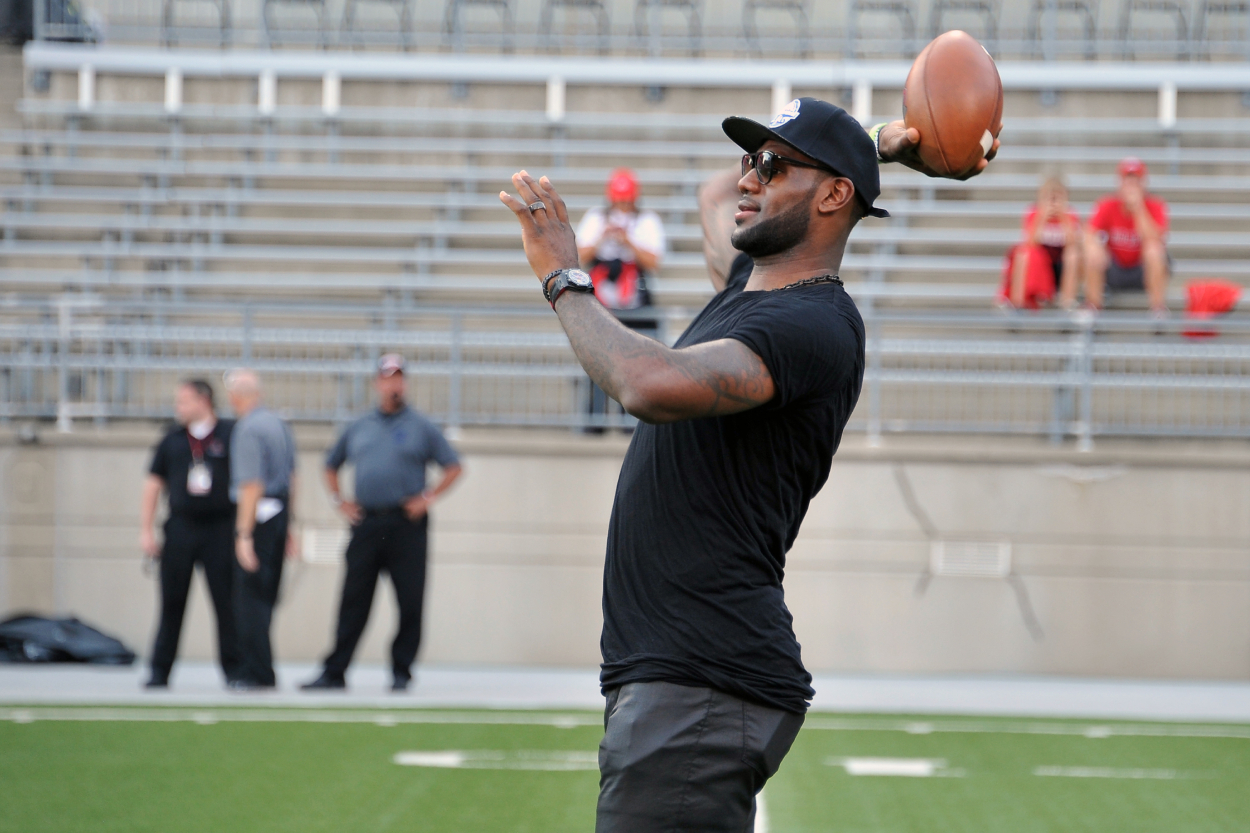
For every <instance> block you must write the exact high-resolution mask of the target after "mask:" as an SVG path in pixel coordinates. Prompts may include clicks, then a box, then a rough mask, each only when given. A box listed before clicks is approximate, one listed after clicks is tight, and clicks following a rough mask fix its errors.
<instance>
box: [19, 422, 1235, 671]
mask: <svg viewBox="0 0 1250 833" xmlns="http://www.w3.org/2000/svg"><path fill="white" fill-rule="evenodd" d="M298 433H299V438H300V445H301V456H300V470H301V472H302V474H303V477H304V488H303V489H302V490H301V494H300V497H299V504H298V513H299V517H300V524H301V526H302V527H303V528H304V534H305V538H306V540H305V545H306V549H308V550H310V551H314V552H312V555H314V556H319V557H321V558H324V556H326V555H333V554H335V553H336V552H338V548H337V546H335V539H336V537H337V536H340V535H341V534H342V530H343V525H342V524H341V523H340V522H339V521H337V520H336V518H335V515H334V514H333V512H332V510H331V507H330V505H329V503H328V501H327V499H326V496H325V491H324V489H323V488H322V486H321V484H320V470H321V452H322V450H323V449H324V447H325V446H326V444H327V443H328V441H329V440H330V435H329V433H328V432H327V431H326V430H325V429H324V428H301V429H300V430H299V432H298ZM157 435H158V429H157V428H155V427H152V428H151V429H148V430H137V429H134V428H130V429H116V430H93V429H86V430H80V431H79V432H78V433H75V434H71V435H58V434H55V433H52V432H50V431H49V432H46V433H42V434H41V435H40V437H39V441H38V442H37V443H33V444H32V443H28V442H27V443H23V442H21V441H19V438H18V436H17V435H16V434H8V435H4V436H2V437H0V490H2V491H0V610H2V611H4V612H6V613H11V612H16V611H20V610H35V611H41V612H54V611H59V612H61V613H73V614H75V615H78V616H80V617H81V618H83V619H85V620H87V621H89V622H91V623H93V624H96V625H98V626H99V627H102V628H104V629H105V630H108V631H111V632H113V633H116V634H117V635H119V636H121V637H122V638H123V639H125V640H126V641H127V642H128V643H129V644H130V645H132V646H134V647H135V648H137V649H138V650H140V651H141V652H144V653H146V651H147V650H148V648H149V645H150V639H151V636H152V633H153V629H154V625H155V617H156V610H157V605H156V585H155V582H154V581H153V579H151V578H148V577H145V576H144V575H143V573H142V572H141V570H140V560H141V559H140V556H139V551H138V545H137V518H138V494H139V488H140V483H141V480H142V477H143V472H144V468H145V465H146V462H147V458H148V453H149V451H148V448H149V446H150V444H151V443H152V442H154V440H155V438H156V437H157ZM459 444H460V447H461V449H462V451H463V453H464V454H465V460H466V465H467V474H466V477H465V479H464V480H463V481H462V484H461V485H460V486H459V487H458V488H457V489H456V490H455V492H454V493H453V494H452V495H451V496H450V497H449V498H448V499H447V500H446V501H445V502H444V503H443V504H441V505H440V506H439V507H438V508H437V510H436V514H435V516H434V523H433V537H432V568H431V577H430V584H429V595H428V606H427V615H426V625H427V631H426V634H427V637H426V641H425V645H424V648H423V651H422V657H423V659H424V660H425V661H430V662H439V663H502V664H521V665H544V666H558V665H581V666H584V665H592V664H595V663H597V661H598V631H599V625H600V613H599V594H600V579H601V569H602V562H603V547H604V539H605V534H606V527H607V519H608V514H609V510H610V507H611V501H612V494H613V490H614V487H615V481H616V475H617V471H618V469H619V465H620V459H621V455H622V454H623V452H624V447H625V445H624V441H623V439H621V438H619V437H608V438H585V437H579V436H573V435H567V434H563V433H555V432H551V433H548V432H532V433H526V432H511V433H509V432H467V433H466V435H465V436H464V437H463V438H462V439H461V440H460V442H459ZM561 506H564V507H569V508H566V509H559V508H557V507H561ZM1247 506H1250V453H1248V450H1247V448H1246V447H1245V444H1244V443H1228V444H1221V443H1208V444H1200V445H1188V444H1180V443H1165V444H1129V445H1116V446H1111V445H1110V444H1106V443H1104V444H1102V445H1101V446H1100V447H1099V449H1097V450H1096V451H1095V453H1094V454H1092V455H1091V454H1086V455H1077V454H1075V453H1073V452H1070V451H1066V450H1062V449H1059V450H1056V449H1051V448H1049V447H1047V446H1045V445H1041V444H1034V443H1033V442H1031V441H1015V440H1013V441H996V440H993V439H978V440H975V441H965V440H959V439H938V440H932V439H919V438H907V439H887V443H886V445H885V447H883V448H880V449H872V448H868V447H866V446H865V445H864V444H863V439H862V438H860V437H850V438H848V440H847V442H846V443H845V445H844V448H843V450H842V451H841V452H840V454H839V457H838V459H837V460H836V461H835V464H834V468H833V474H832V476H831V478H830V481H829V483H828V484H827V485H826V487H825V489H824V490H823V491H822V492H821V494H820V495H819V496H818V497H817V499H816V500H815V501H814V502H813V504H812V507H811V511H810V513H809V514H808V517H807V520H806V522H805V524H804V527H803V531H802V534H801V535H800V537H799V540H798V542H797V544H796V545H795V547H794V550H793V551H792V553H791V555H790V561H789V569H788V573H787V578H786V592H787V598H788V600H789V603H790V606H791V608H792V610H793V612H794V616H795V626H796V629H797V631H798V634H799V638H800V640H801V642H802V643H803V652H804V657H805V659H806V661H807V663H808V665H809V666H810V667H811V668H813V669H814V670H842V671H877V672H881V671H886V672H895V671H896V672H909V671H924V672H981V671H984V672H1025V673H1047V674H1085V675H1110V676H1130V677H1194V678H1226V679H1245V678H1248V677H1250V512H1248V511H1247V510H1246V507H1247ZM574 507H575V508H574ZM935 542H941V543H943V544H944V545H945V546H946V550H945V551H946V552H947V553H948V554H950V555H953V556H957V555H958V554H959V553H964V554H965V555H967V554H968V553H972V554H973V555H974V556H976V555H977V554H979V555H980V557H982V558H983V557H985V555H986V554H987V553H990V554H994V556H995V557H997V554H998V553H1000V550H999V549H998V546H999V545H1001V544H1009V552H1010V565H1011V573H1010V575H1008V576H1007V577H992V578H969V577H955V576H949V575H941V574H939V575H934V574H932V573H931V572H930V566H931V556H932V553H933V549H934V544H935ZM1003 552H1005V551H1003ZM991 561H993V559H991ZM966 566H967V565H966V564H965V567H966ZM990 566H991V567H992V566H994V565H993V564H992V563H991V564H990ZM341 569H342V568H341V565H340V564H334V563H307V562H296V563H292V564H291V565H290V569H289V570H288V573H287V577H286V583H285V587H284V592H283V602H282V605H281V608H280V610H279V613H278V617H277V624H276V651H277V654H278V656H279V657H280V658H283V659H290V660H295V659H301V660H309V659H314V658H317V657H319V656H320V655H321V654H322V653H323V652H324V651H325V650H326V649H327V647H328V645H329V640H330V634H331V630H332V628H333V618H334V610H335V608H336V604H337V591H338V585H339V582H340V580H341V576H340V571H341ZM205 600H206V592H205V590H204V587H203V584H202V582H201V580H199V579H197V583H196V587H195V590H194V592H193V604H192V609H191V612H190V616H189V619H188V622H187V626H186V630H185V634H184V640H183V646H182V655H183V656H185V657H197V658H207V657H211V656H212V654H213V642H212V637H211V615H210V613H209V609H208V606H207V604H206V601H205ZM393 622H394V605H393V600H392V594H391V590H390V587H389V585H386V584H385V582H384V583H383V585H382V587H381V588H380V591H379V600H378V602H376V603H375V615H374V617H373V618H372V620H371V622H370V627H369V631H368V633H367V638H366V641H365V643H364V645H363V646H362V651H361V657H362V658H363V659H365V660H368V661H374V662H378V661H381V660H382V659H383V657H385V656H386V653H387V646H388V641H389V638H390V633H391V629H392V627H393Z"/></svg>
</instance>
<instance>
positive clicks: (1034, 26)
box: [1025, 0, 1098, 61]
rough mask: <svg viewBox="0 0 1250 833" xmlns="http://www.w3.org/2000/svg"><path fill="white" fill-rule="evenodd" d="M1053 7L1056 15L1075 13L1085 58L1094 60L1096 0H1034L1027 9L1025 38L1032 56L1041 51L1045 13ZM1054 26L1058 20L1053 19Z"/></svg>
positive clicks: (1096, 30)
mask: <svg viewBox="0 0 1250 833" xmlns="http://www.w3.org/2000/svg"><path fill="white" fill-rule="evenodd" d="M1051 8H1053V9H1054V12H1055V15H1056V17H1057V16H1058V15H1060V14H1068V15H1076V16H1077V17H1079V18H1080V20H1081V34H1082V37H1083V40H1084V41H1085V58H1086V60H1090V61H1092V60H1094V58H1095V57H1096V56H1097V51H1098V0H1034V2H1033V8H1032V9H1030V10H1029V20H1028V25H1027V31H1026V34H1025V39H1026V40H1028V42H1029V44H1030V45H1031V52H1032V54H1033V56H1034V57H1039V56H1041V55H1042V53H1043V48H1042V40H1043V38H1044V37H1045V34H1044V21H1045V16H1046V14H1047V13H1048V12H1049V11H1050V10H1051ZM1055 24H1056V26H1057V25H1058V20H1056V21H1055Z"/></svg>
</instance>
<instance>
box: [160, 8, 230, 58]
mask: <svg viewBox="0 0 1250 833" xmlns="http://www.w3.org/2000/svg"><path fill="white" fill-rule="evenodd" d="M191 2H202V3H212V4H213V5H214V6H216V7H217V18H218V36H219V39H220V42H221V48H222V49H225V48H226V47H227V46H229V45H230V34H231V32H230V0H164V2H163V3H162V4H161V46H165V47H171V46H177V45H178V41H179V28H178V24H177V21H176V20H175V16H174V8H175V7H176V6H177V5H179V4H180V3H191Z"/></svg>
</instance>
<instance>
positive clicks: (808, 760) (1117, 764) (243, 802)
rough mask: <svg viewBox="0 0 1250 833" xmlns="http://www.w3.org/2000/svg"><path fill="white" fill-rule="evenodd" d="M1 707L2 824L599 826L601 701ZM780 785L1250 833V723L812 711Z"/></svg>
mask: <svg viewBox="0 0 1250 833" xmlns="http://www.w3.org/2000/svg"><path fill="white" fill-rule="evenodd" d="M0 718H3V719H2V720H0V785H3V788H2V792H0V831H4V833H9V831H13V833H19V831H20V833H45V831H46V833H74V831H92V833H106V831H118V833H121V832H122V831H124V832H125V833H144V832H145V831H153V833H155V832H156V831H161V832H162V833H171V832H174V831H206V832H207V831H213V832H214V833H217V832H218V831H232V832H234V831H238V832H240V833H241V832H242V831H267V833H281V832H282V831H292V833H295V831H299V833H312V831H353V833H367V832H369V831H393V830H394V831H400V830H402V831H408V830H411V831H421V833H479V831H480V832H481V833H503V831H516V832H517V833H523V832H524V833H529V831H532V832H533V833H563V831H583V833H584V832H585V831H591V830H593V826H594V802H595V792H596V788H597V783H598V774H597V772H596V771H595V770H594V750H595V748H596V745H597V743H598V740H599V736H600V734H601V727H600V725H599V722H598V721H599V716H598V715H595V714H590V713H578V714H570V713H565V714H552V713H533V712H530V713H526V712H508V713H500V712H444V711H420V712H418V711H398V710H397V711H393V712H385V713H384V712H372V711H358V710H337V711H321V712H314V711H309V710H295V709H290V710H282V709H269V710H248V709H202V710H195V711H192V710H185V709H155V708H145V709H126V708H118V709H106V708H91V709H85V708H84V709H63V708H38V707H36V708H28V709H14V708H5V709H0ZM401 753H414V754H410V755H409V756H408V757H407V758H403V757H402V755H401ZM397 755H401V758H400V759H401V760H407V761H408V762H409V763H410V764H419V765H400V764H398V763H396V762H395V761H396V756H397ZM873 773H878V774H873ZM889 773H896V774H889ZM765 798H766V802H765V803H766V807H767V818H768V827H769V830H770V831H772V833H788V831H795V832H796V833H797V831H805V832H806V831H812V832H813V833H814V831H830V833H834V832H836V833H911V832H912V831H915V833H920V832H921V831H925V833H930V832H931V831H976V833H999V831H1002V833H1008V832H1010V833H1032V832H1033V831H1037V832H1038V833H1040V832H1041V831H1099V833H1103V832H1104V831H1126V832H1127V831H1131V833H1151V832H1152V831H1159V833H1180V832H1181V831H1184V833H1202V832H1203V831H1247V830H1250V727H1247V726H1209V725H1178V724H1157V723H1156V724H1150V723H1133V724H1127V723H1103V724H1096V723H1090V722H1072V721H1049V720H1047V721H1044V720H992V719H980V718H976V719H965V718H898V717H869V716H865V717H852V716H832V715H816V714H813V715H810V716H809V718H808V722H807V725H806V726H805V728H804V729H803V731H802V733H801V734H800V735H799V738H798V741H797V742H796V743H795V746H794V749H793V750H792V751H791V753H790V756H789V757H788V758H787V759H786V761H785V763H784V765H783V766H782V769H781V772H780V773H779V774H778V775H777V777H776V778H774V779H773V780H772V781H771V782H769V785H768V787H767V789H766V791H765Z"/></svg>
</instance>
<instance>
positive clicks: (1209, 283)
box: [1184, 278, 1241, 338]
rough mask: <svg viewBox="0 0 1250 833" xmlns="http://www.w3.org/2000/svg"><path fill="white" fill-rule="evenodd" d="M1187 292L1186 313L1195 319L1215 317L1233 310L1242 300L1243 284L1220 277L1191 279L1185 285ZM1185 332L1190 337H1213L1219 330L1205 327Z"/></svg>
mask: <svg viewBox="0 0 1250 833" xmlns="http://www.w3.org/2000/svg"><path fill="white" fill-rule="evenodd" d="M1185 293H1186V296H1187V300H1186V302H1185V315H1186V316H1187V317H1189V318H1194V319H1204V318H1214V317H1215V316H1217V315H1223V314H1224V313H1227V312H1231V311H1232V310H1233V308H1235V307H1236V306H1237V302H1238V301H1239V300H1241V286H1240V285H1239V284H1235V283H1233V282H1232V281H1226V280H1221V279H1219V278H1211V279H1208V280H1199V281H1191V282H1190V284H1189V286H1187V287H1185ZM1184 334H1185V336H1186V337H1188V338H1211V337H1212V336H1216V335H1219V331H1218V330H1215V329H1214V328H1207V327H1203V328H1201V329H1190V330H1185V333H1184Z"/></svg>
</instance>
